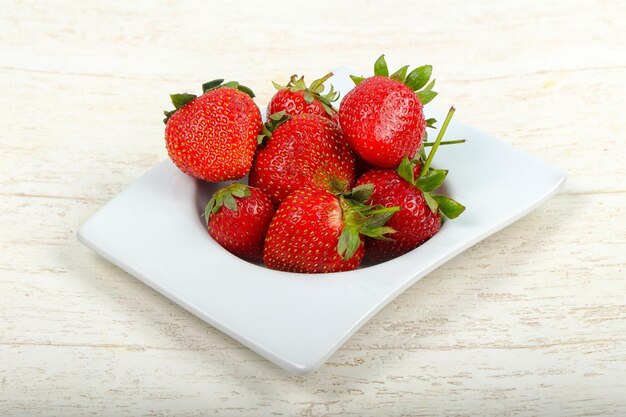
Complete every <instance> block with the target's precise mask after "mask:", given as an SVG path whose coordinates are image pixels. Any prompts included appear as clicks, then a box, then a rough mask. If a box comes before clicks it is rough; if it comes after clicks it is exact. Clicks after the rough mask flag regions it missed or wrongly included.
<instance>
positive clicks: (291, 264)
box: [263, 185, 398, 273]
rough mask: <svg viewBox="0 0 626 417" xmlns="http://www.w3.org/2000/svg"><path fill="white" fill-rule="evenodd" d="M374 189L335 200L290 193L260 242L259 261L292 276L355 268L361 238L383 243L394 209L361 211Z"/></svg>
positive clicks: (306, 190)
mask: <svg viewBox="0 0 626 417" xmlns="http://www.w3.org/2000/svg"><path fill="white" fill-rule="evenodd" d="M372 189H373V187H372V186H371V185H366V186H364V187H359V188H355V189H354V190H353V191H352V192H351V193H350V194H348V195H340V196H339V197H337V196H335V195H333V194H330V193H329V192H327V191H324V190H322V189H321V188H317V187H309V186H307V187H303V188H299V189H298V190H296V191H294V192H293V193H292V194H291V195H289V197H287V198H286V199H285V201H283V203H282V204H281V205H280V207H278V210H277V211H276V215H275V216H274V218H273V219H272V222H271V223H270V227H269V229H268V231H267V236H266V238H265V249H264V251H263V261H264V262H265V264H266V265H267V266H268V267H270V268H272V269H278V270H282V271H291V272H307V273H315V272H337V271H348V270H352V269H356V268H357V267H358V266H359V264H360V263H361V260H362V259H363V253H364V251H363V238H362V237H361V236H362V235H367V236H371V237H376V238H379V239H386V238H385V237H384V235H385V234H387V233H393V229H390V228H388V227H385V226H384V224H385V222H386V221H387V220H388V219H389V217H390V216H391V215H392V214H393V213H394V212H395V211H397V209H398V208H397V207H392V208H382V207H370V206H365V205H363V204H362V203H361V202H362V201H364V200H366V199H368V198H369V197H370V196H371V192H372Z"/></svg>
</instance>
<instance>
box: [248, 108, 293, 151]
mask: <svg viewBox="0 0 626 417" xmlns="http://www.w3.org/2000/svg"><path fill="white" fill-rule="evenodd" d="M290 118H291V116H290V115H288V114H287V113H286V112H285V111H284V110H281V111H279V112H276V113H274V114H272V115H270V116H268V118H267V121H266V122H265V123H263V128H262V129H261V133H260V134H259V135H258V136H257V137H256V141H257V144H258V145H262V144H263V143H264V142H265V141H266V140H268V139H269V138H271V137H272V133H274V130H276V128H277V127H278V126H280V125H282V124H283V123H285V122H286V121H287V120H289V119H290Z"/></svg>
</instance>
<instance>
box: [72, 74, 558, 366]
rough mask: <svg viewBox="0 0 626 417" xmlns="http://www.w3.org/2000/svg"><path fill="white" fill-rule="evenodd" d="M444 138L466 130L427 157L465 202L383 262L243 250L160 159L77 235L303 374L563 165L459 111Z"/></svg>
mask: <svg viewBox="0 0 626 417" xmlns="http://www.w3.org/2000/svg"><path fill="white" fill-rule="evenodd" d="M349 73H350V72H349V71H347V70H337V71H335V76H334V77H333V78H332V79H331V82H332V83H333V84H334V85H335V88H337V89H338V90H339V91H340V92H341V93H342V96H344V95H345V93H346V92H347V91H349V89H350V88H352V83H351V81H350V80H349V78H348V74H349ZM440 99H441V98H440ZM461 111H462V109H461ZM457 113H459V112H457ZM428 116H434V117H436V118H437V120H439V123H441V122H442V121H443V119H444V117H443V116H444V115H443V114H432V113H431V114H429V115H428ZM446 138H447V139H453V138H465V139H467V143H465V144H463V145H455V146H442V147H440V148H439V151H438V153H437V158H436V160H435V162H436V163H435V165H436V166H440V167H445V168H447V169H449V170H450V173H449V175H448V178H447V179H446V188H447V191H448V193H449V195H451V196H452V197H453V198H454V199H456V200H458V201H459V202H461V203H463V204H464V205H465V206H466V207H467V209H466V211H465V212H464V213H463V214H462V215H461V216H460V217H459V218H458V219H455V220H452V221H446V222H445V223H444V225H443V227H442V228H441V231H440V232H439V233H438V234H437V235H435V236H434V237H433V238H432V239H430V240H429V241H428V242H426V243H425V244H424V245H422V246H420V247H419V248H417V249H415V250H413V251H412V252H410V253H407V254H406V255H404V256H401V257H399V258H396V259H394V260H392V261H389V262H385V263H383V264H379V265H375V266H370V267H367V268H361V269H359V270H356V271H350V272H340V273H334V274H326V275H322V274H316V275H305V274H293V273H286V272H278V271H272V270H269V269H267V268H265V267H262V266H259V265H254V264H251V263H248V262H245V261H243V260H241V259H239V258H237V257H235V256H233V255H231V254H230V253H228V252H227V251H226V250H224V249H223V248H222V247H220V246H219V245H218V244H217V243H216V242H215V241H213V239H211V237H210V236H209V235H208V233H207V231H206V228H205V226H204V223H203V219H202V218H200V214H201V213H202V212H203V205H204V204H205V203H206V202H207V201H208V199H209V197H210V194H211V192H212V191H213V190H214V189H216V188H218V187H219V186H220V184H207V183H201V182H199V181H196V180H194V179H192V178H190V177H188V176H186V175H185V174H183V173H182V172H180V171H179V170H178V169H177V168H176V167H175V166H174V165H173V164H172V163H171V162H170V161H169V160H168V161H164V162H162V163H160V164H159V165H157V166H156V167H154V168H152V169H151V170H150V171H148V172H147V173H146V174H145V175H143V176H142V177H141V178H139V179H138V180H137V181H136V182H134V183H133V184H131V185H129V186H128V187H127V188H126V189H125V190H124V191H122V192H121V193H120V194H119V195H117V196H116V197H115V198H114V199H113V200H111V201H110V202H109V203H107V204H106V205H105V206H104V207H103V208H102V209H100V210H99V211H98V212H97V213H96V214H94V215H93V216H92V217H91V218H90V219H89V220H88V221H87V222H85V224H83V225H82V227H81V228H80V230H79V231H78V238H79V240H80V241H81V242H82V243H84V244H85V245H86V246H88V247H90V248H91V249H93V250H94V251H95V252H97V253H99V254H100V255H102V256H103V257H104V258H106V259H108V260H109V261H110V262H112V263H114V264H115V265H117V266H119V267H120V268H122V269H124V270H125V271H127V272H129V273H130V274H132V275H134V276H135V277H137V278H138V279H139V280H141V281H142V282H144V283H145V284H147V285H149V286H150V287H152V288H154V289H155V290H157V291H159V292H160V293H161V294H163V295H164V296H166V297H168V298H169V299H171V300H172V301H174V302H176V303H177V304H179V305H181V306H182V307H184V308H185V309H187V310H189V311H190V312H192V313H193V314H195V315H197V316H198V317H200V318H201V319H203V320H205V321H206V322H207V323H209V324H211V325H212V326H214V327H216V328H218V329H219V330H221V331H223V332H224V333H226V334H228V335H230V336H231V337H233V338H234V339H236V340H238V341H239V342H241V343H242V344H244V345H246V346H247V347H249V348H250V349H252V350H254V351H255V352H257V353H259V354H260V355H262V356H264V357H266V358H267V359H269V360H271V361H272V362H274V363H276V364H277V365H278V366H280V367H282V368H284V369H286V370H288V371H290V372H293V373H297V374H306V373H309V372H312V371H314V370H315V369H316V368H318V367H319V366H320V365H322V364H323V363H324V362H325V361H326V360H327V359H328V358H329V357H330V356H331V355H332V354H333V353H334V352H335V351H336V350H337V349H338V348H339V347H340V346H341V345H342V344H343V343H344V342H345V341H346V340H347V339H348V338H349V337H350V336H351V335H352V334H353V333H354V332H355V331H356V330H357V329H358V328H359V327H361V326H362V325H363V324H364V323H365V322H366V321H367V320H369V319H370V318H371V317H372V316H373V315H374V314H376V312H378V311H379V310H380V309H381V308H383V307H384V306H385V305H386V304H387V303H388V302H389V301H391V300H392V299H393V298H395V297H396V296H398V295H399V294H400V293H402V292H403V291H404V290H405V289H407V288H408V287H409V286H411V285H413V284H414V283H415V282H417V281H418V280H419V279H421V278H422V277H424V276H425V275H426V274H428V273H429V272H430V271H432V270H434V269H435V268H437V267H438V266H440V265H441V264H443V263H444V262H446V261H448V260H450V259H452V258H453V257H454V256H456V255H458V254H459V253H461V252H462V251H464V250H466V249H467V248H469V247H471V246H472V245H474V244H476V243H478V242H479V241H481V240H483V239H485V238H486V237H487V236H489V235H491V234H493V233H495V232H497V231H498V230H500V229H502V228H503V227H505V226H507V225H509V224H511V223H512V222H514V221H516V220H517V219H519V218H521V217H522V216H524V215H526V214H528V213H529V212H530V211H532V210H533V209H534V208H536V207H537V206H539V205H540V204H541V203H542V202H544V201H545V200H547V199H548V198H549V197H550V196H552V195H553V194H554V193H555V192H556V191H557V190H558V189H559V188H560V187H561V186H562V185H563V184H564V182H565V174H564V173H563V172H562V171H561V170H559V169H557V168H555V167H552V166H550V165H548V164H546V163H544V162H542V161H540V160H538V159H536V158H534V157H532V156H530V155H527V154H525V153H523V152H520V151H518V150H515V149H513V148H512V147H511V146H509V145H508V144H506V143H504V142H502V141H499V140H497V139H495V138H493V137H491V136H489V135H487V134H485V133H483V132H481V131H479V130H477V129H474V128H472V127H470V126H467V125H465V124H463V123H460V122H456V121H454V120H453V121H452V123H451V124H450V127H449V128H448V132H447V134H446ZM155 140H162V139H161V138H156V139H155Z"/></svg>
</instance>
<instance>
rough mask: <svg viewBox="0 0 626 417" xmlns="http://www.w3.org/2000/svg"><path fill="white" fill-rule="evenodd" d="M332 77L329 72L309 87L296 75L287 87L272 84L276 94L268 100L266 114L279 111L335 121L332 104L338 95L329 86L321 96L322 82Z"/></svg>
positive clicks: (334, 111)
mask: <svg viewBox="0 0 626 417" xmlns="http://www.w3.org/2000/svg"><path fill="white" fill-rule="evenodd" d="M332 75H333V73H332V72H331V73H328V74H326V75H325V76H324V77H322V78H320V79H319V80H315V81H313V82H312V83H311V86H310V87H307V86H306V84H305V82H304V76H302V77H300V78H298V76H297V75H292V76H291V79H290V80H289V82H288V83H287V85H280V84H278V83H273V84H274V87H275V88H276V89H277V90H278V92H277V93H276V94H275V95H274V97H272V99H271V100H270V103H269V104H268V106H267V114H268V115H271V114H275V113H279V112H281V111H284V112H285V113H286V114H290V115H296V114H302V113H312V114H318V115H320V116H324V117H328V118H329V119H331V120H336V117H337V110H335V108H334V107H333V105H332V103H333V102H334V101H337V99H338V98H339V93H337V92H336V91H335V89H334V88H333V86H332V85H331V86H330V90H329V91H328V92H327V93H326V94H324V95H322V92H323V91H324V82H325V81H326V80H328V79H329V78H330V77H332Z"/></svg>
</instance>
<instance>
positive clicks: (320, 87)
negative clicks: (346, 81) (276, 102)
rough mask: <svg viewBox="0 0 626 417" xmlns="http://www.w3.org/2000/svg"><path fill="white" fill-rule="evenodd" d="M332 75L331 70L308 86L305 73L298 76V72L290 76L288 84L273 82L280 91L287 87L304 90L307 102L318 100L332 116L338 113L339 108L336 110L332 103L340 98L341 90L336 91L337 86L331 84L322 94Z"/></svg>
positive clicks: (292, 89) (295, 90) (294, 90)
mask: <svg viewBox="0 0 626 417" xmlns="http://www.w3.org/2000/svg"><path fill="white" fill-rule="evenodd" d="M332 76H333V73H332V72H329V73H328V74H326V75H324V76H323V77H322V78H319V79H317V80H315V81H313V82H312V83H311V85H310V86H308V87H307V85H306V83H305V82H304V75H303V76H301V77H300V78H298V76H297V75H296V74H294V75H292V76H291V77H290V78H289V82H288V83H287V84H286V85H280V84H278V83H275V82H273V81H272V84H274V88H276V89H277V90H278V91H280V90H285V89H289V91H291V92H292V93H296V92H298V91H303V92H304V93H303V96H304V101H306V102H307V104H311V103H313V101H314V100H317V101H319V102H320V104H321V105H322V107H324V110H325V111H326V113H328V114H329V115H330V116H334V115H335V114H337V110H335V108H334V107H333V104H332V103H333V102H335V101H337V100H339V92H338V91H335V87H333V85H332V84H331V85H330V89H329V90H328V92H327V93H326V94H322V93H323V92H324V83H325V82H326V81H327V80H328V79H329V78H330V77H332Z"/></svg>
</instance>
